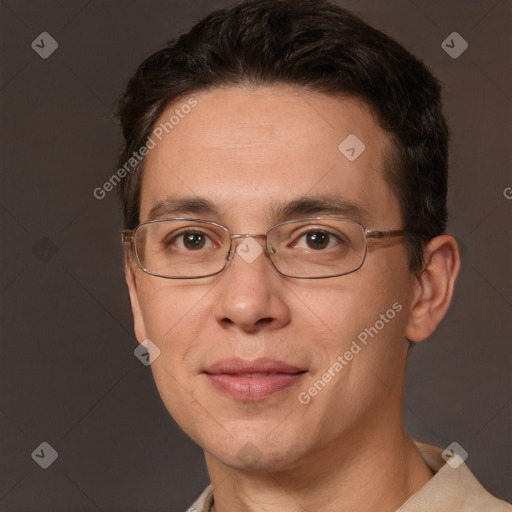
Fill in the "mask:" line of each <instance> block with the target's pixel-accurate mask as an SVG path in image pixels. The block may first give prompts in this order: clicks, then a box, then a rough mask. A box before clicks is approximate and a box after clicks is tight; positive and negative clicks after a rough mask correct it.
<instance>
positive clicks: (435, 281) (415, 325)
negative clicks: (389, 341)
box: [405, 235, 460, 341]
mask: <svg viewBox="0 0 512 512" xmlns="http://www.w3.org/2000/svg"><path fill="white" fill-rule="evenodd" d="M424 255H425V256H424V261H425V265H424V269H423V271H422V272H421V274H420V275H419V276H418V277H417V278H416V290H415V292H414V299H413V301H412V304H411V310H410V314H409V319H408V323H407V327H406V331H405V335H406V338H407V339H408V340H411V341H423V340H424V339H426V338H428V337H429V336H430V335H431V334H432V333H433V332H434V331H435V329H436V327H437V326H438V325H439V323H440V322H441V320H442V319H443V317H444V315H445V314H446V311H447V310H448V307H449V306H450V303H451V301H452V297H453V289H454V286H455V280H456V279H457V275H458V273H459V269H460V254H459V247H458V245H457V242H456V241H455V239H454V238H453V237H452V236H450V235H441V236H438V237H436V238H433V239H432V240H431V241H430V242H429V244H428V245H427V247H426V248H425V252H424Z"/></svg>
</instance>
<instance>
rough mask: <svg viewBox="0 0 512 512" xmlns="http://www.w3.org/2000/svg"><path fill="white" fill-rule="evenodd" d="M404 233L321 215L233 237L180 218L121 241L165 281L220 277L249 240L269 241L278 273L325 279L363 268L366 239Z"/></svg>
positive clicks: (152, 224) (146, 225)
mask: <svg viewBox="0 0 512 512" xmlns="http://www.w3.org/2000/svg"><path fill="white" fill-rule="evenodd" d="M405 233H406V231H404V230H393V231H376V230H369V229H366V228H365V227H364V226H362V225H361V224H359V223H358V222H355V221H352V220H349V219H344V218H339V217H331V216H321V217H314V218H307V219H298V220H289V221H285V222H281V223H279V224H276V225H275V226H273V227H271V228H270V229H269V230H268V231H267V233H266V234H264V235H260V234H258V235H248V234H231V233H230V232H229V230H228V229H227V228H226V227H225V226H222V225H221V224H217V223H216V222H210V221H206V220H198V219H186V218H176V219H159V220H152V221H149V222H143V223H141V224H139V225H138V226H137V227H136V228H135V229H133V230H125V231H123V232H122V238H121V239H122V241H123V242H124V243H130V244H132V245H133V251H134V255H135V259H136V261H137V264H138V265H139V267H140V268H141V269H142V270H143V271H144V272H147V273H148V274H151V275H153V276H157V277H163V278H167V279H197V278H202V277H209V276H213V275H216V274H219V273H220V272H222V271H223V270H224V268H226V266H227V264H228V262H229V261H231V259H232V258H233V256H234V253H235V244H234V240H236V239H249V238H252V239H257V238H263V239H265V241H266V254H267V255H268V256H269V258H270V261H271V262H272V264H273V265H274V267H275V269H276V270H277V271H278V272H279V273H280V274H282V275H284V276H287V277H293V278H297V279H322V278H328V277H338V276H343V275H346V274H350V273H352V272H355V271H356V270H358V269H359V268H361V266H362V265H363V263H364V260H365V258H366V252H367V242H368V239H370V238H376V239H380V238H391V237H398V236H402V235H403V234H405ZM256 243H258V242H256ZM260 247H261V244H260ZM239 250H240V249H239ZM252 250H253V251H254V250H255V246H254V247H253V249H252ZM248 251H249V247H247V252H248ZM259 251H260V249H259V248H258V252H259ZM258 255H259V254H258ZM246 261H247V260H246Z"/></svg>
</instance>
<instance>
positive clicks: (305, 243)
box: [292, 229, 345, 251]
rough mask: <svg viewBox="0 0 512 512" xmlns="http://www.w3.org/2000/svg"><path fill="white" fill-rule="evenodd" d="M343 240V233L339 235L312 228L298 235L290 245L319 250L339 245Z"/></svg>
mask: <svg viewBox="0 0 512 512" xmlns="http://www.w3.org/2000/svg"><path fill="white" fill-rule="evenodd" d="M340 235H341V234H340ZM344 242H345V240H344V237H343V235H341V236H339V235H336V234H334V233H331V232H329V231H325V230H321V229H314V230H309V231H307V232H305V233H302V234H301V235H299V236H298V237H297V238H296V239H295V242H294V243H293V244H292V247H294V248H302V249H313V250H315V251H320V250H323V249H332V248H334V247H339V246H340V245H343V243H344Z"/></svg>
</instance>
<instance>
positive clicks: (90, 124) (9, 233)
mask: <svg viewBox="0 0 512 512" xmlns="http://www.w3.org/2000/svg"><path fill="white" fill-rule="evenodd" d="M228 3H229V2H220V1H219V2H215V1H207V0H204V1H202V0H197V1H195V0H194V1H161V0H159V1H155V0H153V1H149V2H142V1H135V0H129V1H114V0H111V1H99V0H91V1H85V0H73V1H57V0H51V1H42V0H40V1H34V0H32V1H22V0H16V1H15V0H4V1H1V2H0V23H1V25H0V38H1V55H0V57H1V62H0V64H1V71H0V73H1V74H0V102H1V115H2V128H1V145H0V161H1V172H2V186H1V189H0V215H1V220H2V237H1V247H2V257H3V260H2V265H1V267H0V268H1V277H0V290H1V302H2V315H1V324H0V329H1V339H2V343H1V348H0V351H1V352H0V365H1V367H0V375H1V380H2V386H1V392H0V428H1V448H0V450H1V452H0V464H1V475H0V509H1V510H2V511H37V512H42V511H52V512H59V511H80V512H88V511H98V510H100V511H104V512H107V511H109V512H113V511H124V512H130V511H138V512H143V511H152V512H153V511H164V510H166V511H173V512H174V511H177V512H180V511H183V510H185V508H186V507H187V506H189V505H190V504H191V503H192V502H193V501H194V499H195V498H196V497H197V495H198V494H199V493H200V491H201V490H202V489H203V487H204V486H205V485H206V484H207V475H206V472H205V469H204V463H203V458H202V453H201V451H200V449H199V448H197V447H196V446H194V445H193V444H192V442H191V441H189V440H188V438H187V437H186V436H185V435H184V434H183V433H181V431H180V430H179V429H178V427H177V426H176V425H175V424H174V422H173V420H172V419H171V418H170V417H169V415H168V413H167V411H166V410H165V408H164V406H163V405H162V403H161V402H160V398H159V397H158V394H157V391H156V388H155V386H154V383H153V379H152V376H151V372H150V369H149V367H145V366H144V365H143V364H141V363H140V362H139V361H138V360H137V359H136V358H135V357H134V355H133V350H134V349H135V348H136V346H137V343H136V340H135V338H134V336H133V333H132V326H131V316H130V310H129V304H128V299H127V294H126V292H125V289H124V283H123V276H122V265H121V263H122V247H121V244H120V241H119V230H120V229H121V219H120V215H119V210H118V205H117V199H116V195H115V193H114V192H111V193H110V194H108V195H107V197H106V198H105V199H103V200H101V201H100V200H97V199H95V198H94V197H93V194H92V191H93V189H94V188H95V187H98V186H101V185H102V184H103V183H104V182H105V180H106V179H108V177H110V176H111V174H112V172H113V170H114V169H115V167H114V164H115V160H116V157H117V154H118V151H119V148H120V135H119V132H118V130H117V126H116V123H115V121H114V120H113V119H112V112H113V109H114V105H115V101H116V98H117V97H118V95H119V94H120V92H121V91H122V89H123V88H124V86H125V85H126V82H127V80H128V78H129V76H130V75H131V73H132V72H133V71H134V70H135V68H136V66H137V64H138V63H139V62H140V61H141V60H142V59H143V58H144V57H146V56H147V55H148V54H149V53H150V52H152V51H154V50H156V49H158V48H159V47H160V46H161V45H162V44H163V43H164V42H165V41H166V40H167V39H169V38H170V37H171V36H173V35H177V34H179V33H181V32H182V31H184V30H186V29H188V28H190V27H191V26H192V25H193V23H195V22H196V21H198V20H199V19H200V18H201V17H202V16H203V15H205V14H206V13H208V12H209V11H210V10H211V9H212V8H213V7H216V6H221V5H226V4H228ZM343 5H345V6H347V7H349V8H352V9H353V10H355V11H356V12H358V13H359V14H361V15H362V16H363V18H364V19H366V20H367V21H369V22H370V23H372V24H374V25H375V26H377V27H378V28H380V29H382V30H384V31H386V32H388V33H389V34H390V35H392V36H393V37H395V38H396V39H398V41H400V42H401V43H402V44H404V45H405V46H406V47H407V48H409V49H410V50H411V51H413V52H414V53H416V54H417V55H419V56H420V57H422V58H423V59H424V60H425V61H426V63H427V64H428V65H429V66H430V67H431V68H432V69H433V70H434V72H435V73H436V74H437V75H438V76H439V77H440V78H441V80H442V81H443V82H444V84H445V86H446V88H445V92H444V94H445V102H446V113H447V116H448V119H449V122H450V124H451V127H452V132H453V140H452V155H451V169H452V178H451V192H450V207H451V221H450V231H451V232H452V233H453V234H454V235H455V236H456V237H457V238H458V239H459V240H460V241H461V247H462V252H463V270H462V274H461V276H460V279H459V282H458V285H457V289H456V295H455V300H454V303H453V306H452V308H451V310H450V312H449V314H448V317H447V318H446V319H445V320H444V321H443V323H442V325H441V327H440V328H439V330H438V332H437V333H436V335H435V336H434V337H433V338H432V339H431V340H429V341H427V342H425V343H423V344H421V345H420V346H417V347H416V349H415V350H414V351H413V352H412V354H411V356H410V366H409V371H408V388H407V393H406V398H405V402H404V411H405V425H406V428H407V429H408V431H409V432H410V433H411V434H412V435H413V436H415V437H417V438H419V439H422V440H424V441H427V442H431V443H434V444H436V445H439V446H442V447H445V446H447V445H448V444H449V443H451V442H452V441H457V442H458V443H459V444H461V445H462V446H463V447H464V448H465V449H466V450H467V451H468V452H469V458H468V460H467V463H468V465H469V466H470V468H471V469H472V471H473V472H474V473H475V474H476V475H477V477H478V478H479V479H480V480H481V482H482V483H483V484H484V485H485V486H486V487H487V488H488V489H489V490H490V491H491V492H493V493H494V494H496V495H498V496H499V497H502V498H504V499H507V500H509V501H510V500H512V485H511V481H512V455H511V454H512V446H511V445H512V443H511V436H510V432H512V425H511V424H512V418H511V413H512V403H511V397H512V378H511V371H510V368H511V359H512V357H511V356H512V344H511V330H512V329H511V327H512V325H511V323H512V322H511V318H512V309H511V305H512V272H511V271H510V261H511V252H512V251H511V245H510V244H511V236H510V235H511V232H512V228H511V211H512V200H507V199H506V197H505V195H504V191H505V189H506V188H507V187H511V186H512V174H511V172H510V169H511V160H512V158H511V141H512V138H511V135H512V134H511V124H512V122H511V119H512V115H511V114H512V83H511V82H512V73H511V69H512V66H511V64H512V63H511V47H512V41H511V39H512V36H511V33H512V30H511V22H512V2H511V1H510V0H499V1H498V0H485V1H464V0H458V1H450V2H445V1H441V0H437V1H432V0H428V1H427V0H421V1H420V0H416V1H414V2H413V1H407V0H396V1H378V2H375V1H373V2H372V1H369V0H364V1H352V2H344V3H343ZM453 31H456V32H459V33H460V34H461V35H462V36H463V37H464V39H466V40H467V41H468V43H469V48H468V49H467V51H466V52H465V53H463V54H462V55H461V56H460V57H459V58H457V59H453V58H451V57H450V56H449V55H447V53H446V52H445V51H444V50H443V49H442V48H441V42H442V41H443V40H444V39H445V38H446V37H447V36H448V35H449V34H450V33H452V32H453ZM41 32H48V33H50V34H51V36H52V37H53V38H55V39H56V41H57V42H58V45H59V47H58V49H57V50H56V51H55V53H53V54H52V55H51V56H50V57H49V58H48V59H42V58H41V57H40V56H39V55H38V54H37V53H36V52H35V51H34V50H33V49H32V48H31V43H32V41H33V40H35V39H36V37H37V36H38V35H39V34H40V33H41ZM42 441H46V442H48V443H50V444H51V445H52V446H53V447H54V448H55V449H56V450H57V452H58V454H59V457H58V459H57V460H56V461H55V463H54V464H53V465H52V466H50V467H49V468H48V469H46V470H44V469H41V468H40V467H39V466H38V465H37V464H36V463H35V462H34V460H32V458H31V453H32V452H33V451H34V450H35V448H36V447H37V446H38V445H39V444H40V443H41V442H42Z"/></svg>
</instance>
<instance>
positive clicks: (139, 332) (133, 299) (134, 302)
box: [124, 254, 147, 343]
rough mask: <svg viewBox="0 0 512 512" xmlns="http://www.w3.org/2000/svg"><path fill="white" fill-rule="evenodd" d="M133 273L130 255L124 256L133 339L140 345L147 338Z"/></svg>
mask: <svg viewBox="0 0 512 512" xmlns="http://www.w3.org/2000/svg"><path fill="white" fill-rule="evenodd" d="M135 272H136V269H135V268H133V263H132V261H131V259H130V255H129V254H126V257H125V266H124V276H125V279H126V284H127V286H128V293H129V295H130V303H131V306H132V315H133V328H134V331H135V337H136V338H137V340H138V342H139V343H141V342H142V341H143V340H145V339H146V338H147V336H146V327H145V325H144V317H143V315H142V310H141V308H140V304H139V295H138V290H137V281H136V278H135Z"/></svg>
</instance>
